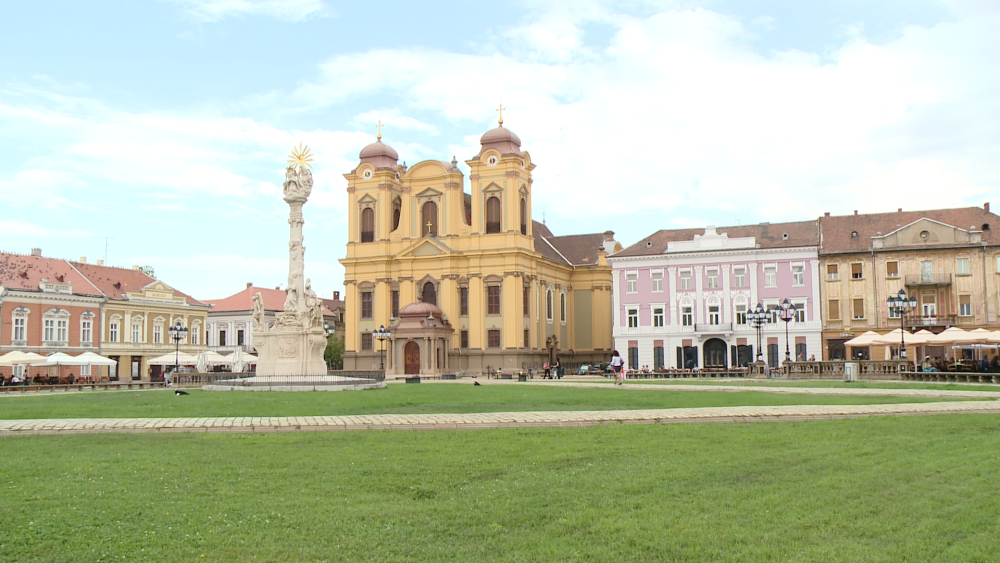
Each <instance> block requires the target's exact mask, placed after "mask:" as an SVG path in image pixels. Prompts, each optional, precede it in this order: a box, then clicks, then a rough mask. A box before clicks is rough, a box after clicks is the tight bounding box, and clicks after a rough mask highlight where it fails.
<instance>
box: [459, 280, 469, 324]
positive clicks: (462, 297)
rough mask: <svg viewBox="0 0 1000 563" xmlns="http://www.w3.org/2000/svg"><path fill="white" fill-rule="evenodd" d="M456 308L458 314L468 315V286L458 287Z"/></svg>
mask: <svg viewBox="0 0 1000 563" xmlns="http://www.w3.org/2000/svg"><path fill="white" fill-rule="evenodd" d="M458 310H459V313H458V314H459V315H461V316H463V317H467V316H469V288H467V287H460V288H458Z"/></svg>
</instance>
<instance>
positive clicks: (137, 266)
mask: <svg viewBox="0 0 1000 563" xmlns="http://www.w3.org/2000/svg"><path fill="white" fill-rule="evenodd" d="M132 269H133V270H135V271H137V272H138V271H139V265H138V264H132Z"/></svg>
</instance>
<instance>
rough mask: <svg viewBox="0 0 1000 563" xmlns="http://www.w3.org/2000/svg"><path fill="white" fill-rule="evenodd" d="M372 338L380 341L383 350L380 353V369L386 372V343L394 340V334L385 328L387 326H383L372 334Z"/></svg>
mask: <svg viewBox="0 0 1000 563" xmlns="http://www.w3.org/2000/svg"><path fill="white" fill-rule="evenodd" d="M372 336H374V337H375V338H376V340H378V341H379V348H380V349H381V350H380V352H379V369H381V370H382V371H385V341H386V340H389V339H390V338H392V332H391V331H390V330H389V329H387V328H385V325H382V326H380V327H378V329H376V330H375V332H373V333H372Z"/></svg>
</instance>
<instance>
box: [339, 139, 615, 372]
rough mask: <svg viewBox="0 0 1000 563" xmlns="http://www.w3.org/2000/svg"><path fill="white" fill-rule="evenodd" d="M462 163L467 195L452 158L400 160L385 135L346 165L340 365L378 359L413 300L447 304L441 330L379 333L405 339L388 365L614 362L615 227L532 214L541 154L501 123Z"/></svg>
mask: <svg viewBox="0 0 1000 563" xmlns="http://www.w3.org/2000/svg"><path fill="white" fill-rule="evenodd" d="M466 164H467V165H468V166H469V168H470V169H471V173H470V176H469V183H470V186H469V187H470V192H468V193H467V192H466V191H465V189H464V187H465V182H464V177H463V174H462V172H461V171H459V168H458V162H457V161H456V160H455V159H452V161H451V162H444V161H437V160H427V161H423V162H420V163H418V164H415V165H414V166H411V167H406V166H405V165H399V164H398V155H397V153H396V151H395V150H393V149H392V148H391V147H389V146H387V145H385V144H383V143H382V141H381V136H379V140H378V141H377V142H375V143H373V144H371V145H369V146H367V147H365V148H364V149H363V150H362V151H361V154H360V162H359V164H358V166H357V167H356V168H355V169H354V170H352V171H351V172H350V173H349V174H345V177H346V178H347V182H348V187H347V192H348V198H349V210H350V212H349V217H350V220H349V228H350V233H349V237H348V240H349V242H348V244H347V256H346V257H345V258H344V259H343V260H341V263H342V264H343V265H344V267H345V269H346V279H345V286H346V291H345V326H346V338H345V360H344V367H345V369H371V368H372V367H373V366H374V367H376V368H377V367H378V365H379V361H380V350H382V349H383V346H380V345H379V343H378V342H377V341H376V340H375V339H374V338H373V336H372V333H373V332H374V331H375V330H376V329H377V328H379V327H381V326H385V327H388V328H392V327H393V326H395V325H396V324H398V323H399V317H400V309H401V308H403V307H405V306H406V305H408V304H411V303H416V302H422V303H427V304H430V305H434V306H435V307H436V308H438V309H439V310H440V313H432V314H430V315H429V316H430V317H431V319H429V321H433V322H429V324H430V325H435V326H434V331H435V337H434V338H430V337H428V338H415V337H410V340H411V341H412V342H413V344H410V343H409V342H406V343H401V342H397V343H395V344H396V346H395V347H390V346H389V344H388V343H384V346H385V348H386V349H389V350H396V349H399V350H401V352H399V354H398V355H399V356H400V357H391V356H394V354H393V352H391V351H390V352H389V355H390V357H389V358H387V360H388V362H387V363H388V364H389V365H390V366H392V367H390V368H388V371H389V373H390V374H403V373H424V374H427V373H443V372H447V371H463V370H472V371H480V370H483V369H484V368H486V367H487V366H491V367H494V368H496V367H502V368H504V369H505V370H508V371H514V370H518V369H523V368H527V367H533V368H538V367H540V366H541V364H542V362H543V361H545V359H547V358H548V357H550V355H558V356H559V357H560V358H561V359H562V361H563V362H564V363H573V362H576V363H579V362H589V361H593V360H607V358H608V355H609V352H610V348H611V345H612V339H611V303H612V280H611V268H610V267H609V266H608V263H607V254H608V253H610V252H613V251H614V250H615V249H620V245H618V244H617V243H616V242H615V241H614V240H613V233H611V232H610V231H609V232H607V233H598V234H587V235H575V236H563V237H556V236H553V234H552V233H551V232H550V231H549V230H548V229H547V228H546V227H545V226H544V225H543V224H541V223H538V222H535V221H533V220H532V219H531V205H532V190H533V186H532V178H531V173H532V170H534V168H535V166H536V165H535V163H534V162H533V161H532V159H531V156H530V155H529V154H528V152H527V151H522V150H521V141H520V139H518V137H517V135H515V134H514V133H513V132H511V131H510V130H508V129H505V128H504V127H503V125H502V121H501V125H500V126H499V127H497V128H496V129H493V130H491V131H489V132H487V133H486V134H485V135H483V137H482V139H481V150H480V151H479V153H478V154H476V155H475V156H473V157H472V158H471V159H469V160H467V161H466ZM429 310H431V311H433V309H429ZM435 315H437V317H436V318H437V320H436V321H434V318H435V317H434V316H435ZM441 324H443V325H444V326H445V332H447V331H448V330H450V331H451V337H450V339H448V338H443V337H441V336H440V334H439V333H441V334H443V333H442V332H441V326H438V325H441ZM411 328H412V327H411ZM429 328H430V327H429ZM407 333H408V334H411V335H412V331H408V332H407ZM408 344H409V345H408Z"/></svg>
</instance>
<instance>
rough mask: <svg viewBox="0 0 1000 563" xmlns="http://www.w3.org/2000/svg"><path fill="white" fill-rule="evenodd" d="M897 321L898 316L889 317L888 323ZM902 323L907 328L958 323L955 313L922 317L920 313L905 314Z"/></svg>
mask: <svg viewBox="0 0 1000 563" xmlns="http://www.w3.org/2000/svg"><path fill="white" fill-rule="evenodd" d="M894 322H895V323H898V322H899V318H898V317H897V318H890V319H889V324H890V325H891V324H892V323H894ZM904 324H906V327H907V328H912V329H919V328H933V327H945V328H947V327H950V326H955V325H956V324H958V316H957V315H933V316H928V317H923V316H920V315H907V317H906V319H905V321H904Z"/></svg>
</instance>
